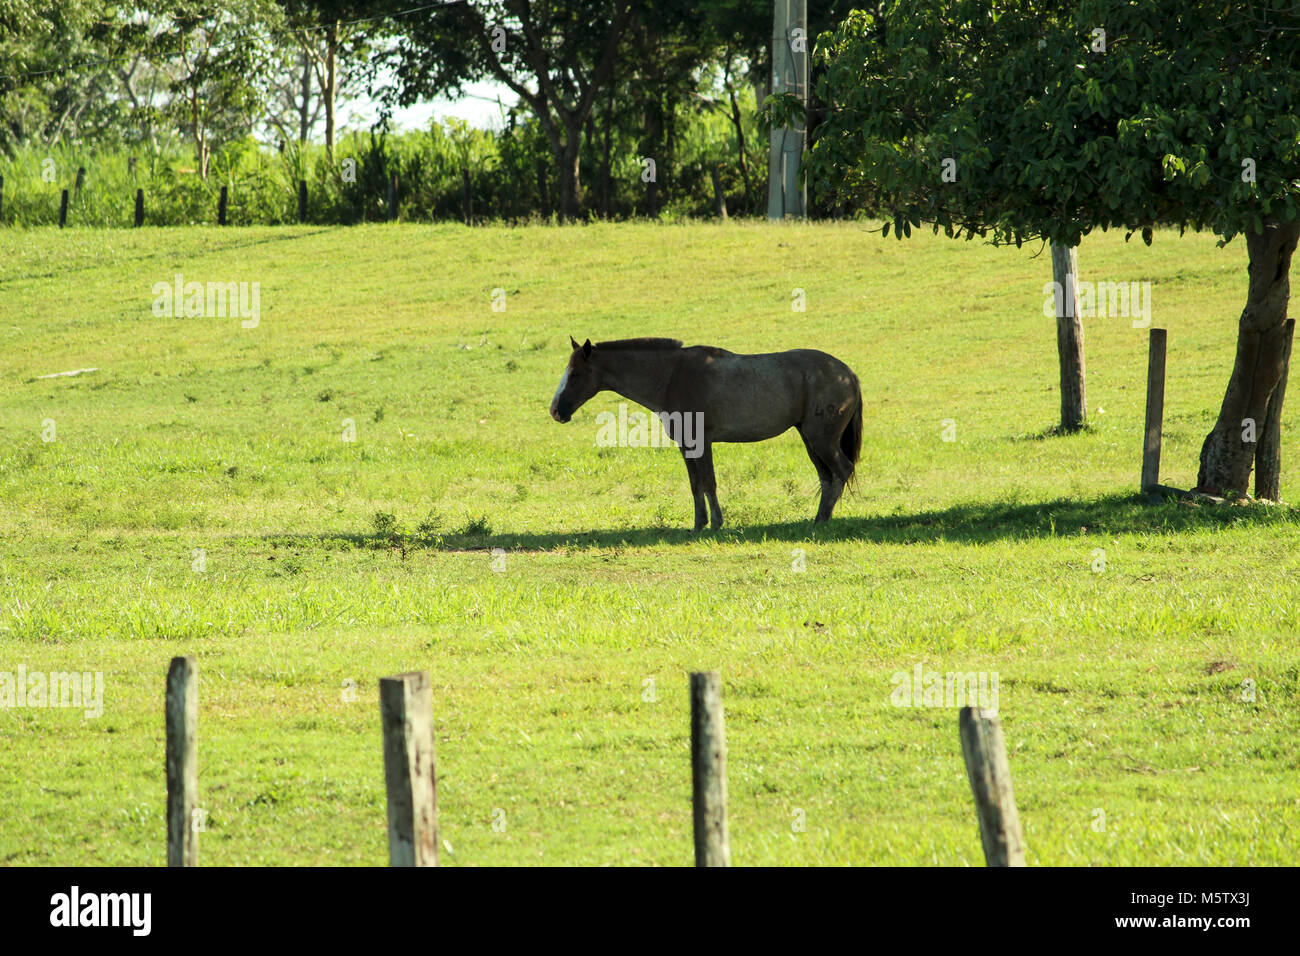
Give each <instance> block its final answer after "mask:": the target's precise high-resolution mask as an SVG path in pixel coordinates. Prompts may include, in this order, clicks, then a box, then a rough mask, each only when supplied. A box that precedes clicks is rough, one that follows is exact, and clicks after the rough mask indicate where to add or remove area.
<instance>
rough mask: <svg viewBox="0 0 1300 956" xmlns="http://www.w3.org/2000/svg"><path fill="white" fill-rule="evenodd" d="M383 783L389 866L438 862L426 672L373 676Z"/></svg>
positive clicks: (430, 709)
mask: <svg viewBox="0 0 1300 956" xmlns="http://www.w3.org/2000/svg"><path fill="white" fill-rule="evenodd" d="M379 712H380V717H381V718H382V721H383V728H384V778H385V780H386V781H387V785H388V864H389V866H437V865H438V785H437V781H436V779H435V777H434V767H433V697H432V691H431V689H430V686H429V674H428V672H427V671H416V672H415V673H411V674H399V675H397V676H396V677H384V678H381V679H380V681H379Z"/></svg>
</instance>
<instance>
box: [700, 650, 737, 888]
mask: <svg viewBox="0 0 1300 956" xmlns="http://www.w3.org/2000/svg"><path fill="white" fill-rule="evenodd" d="M691 785H692V795H693V804H694V816H695V865H696V866H731V844H730V841H729V840H728V838H727V735H726V729H725V727H724V726H723V722H722V680H721V678H720V677H719V676H718V672H717V671H704V672H702V673H694V674H691Z"/></svg>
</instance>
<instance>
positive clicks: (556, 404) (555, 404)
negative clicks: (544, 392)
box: [551, 368, 570, 422]
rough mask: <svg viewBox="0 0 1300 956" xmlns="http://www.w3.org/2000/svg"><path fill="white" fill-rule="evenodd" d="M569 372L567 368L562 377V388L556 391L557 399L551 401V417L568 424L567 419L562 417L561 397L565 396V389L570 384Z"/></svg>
mask: <svg viewBox="0 0 1300 956" xmlns="http://www.w3.org/2000/svg"><path fill="white" fill-rule="evenodd" d="M569 371H570V369H568V368H566V369H565V370H564V374H563V375H561V376H560V387H559V388H557V389H556V390H555V397H554V398H552V399H551V417H552V418H554V419H555V420H556V421H557V422H567V421H568V419H567V418H561V417H560V396H561V395H563V394H564V389H565V388H566V387H568V384H569Z"/></svg>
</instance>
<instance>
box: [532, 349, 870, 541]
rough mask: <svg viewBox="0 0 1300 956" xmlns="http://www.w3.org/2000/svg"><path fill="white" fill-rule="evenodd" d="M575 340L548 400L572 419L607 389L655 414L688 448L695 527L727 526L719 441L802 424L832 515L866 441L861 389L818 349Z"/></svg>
mask: <svg viewBox="0 0 1300 956" xmlns="http://www.w3.org/2000/svg"><path fill="white" fill-rule="evenodd" d="M569 341H570V342H571V343H572V344H573V354H572V355H571V356H570V357H569V364H568V366H567V367H566V368H565V370H564V376H563V378H561V379H560V387H559V388H557V389H556V390H555V398H553V399H552V400H551V417H552V418H554V419H555V420H556V421H557V422H567V421H568V420H569V419H571V418H572V417H573V413H574V412H576V411H577V410H578V409H579V408H581V407H582V406H583V404H584V403H586V402H587V400H588V399H590V398H591V397H592V396H593V395H595V394H596V393H597V392H602V391H605V390H606V389H608V390H610V391H613V392H617V393H618V394H619V395H622V396H623V397H624V398H628V399H631V400H632V401H634V402H636V403H638V404H640V405H644V406H645V407H646V408H648V409H650V411H652V412H654V413H655V414H657V415H658V416H659V418H660V420H661V421H662V422H663V424H664V427H665V430H666V431H667V432H668V435H669V437H670V438H671V439H672V440H673V441H674V442H675V443H676V444H678V445H679V446H681V449H682V456H683V457H684V458H685V459H686V472H687V474H688V475H689V476H690V479H691V496H692V497H693V498H694V499H695V530H696V531H699V530H700V529H701V528H703V527H704V525H705V523H706V512H705V500H706V498H707V501H708V513H707V517H708V519H709V520H711V521H712V524H713V528H714V530H717V529H718V528H721V527H722V509H721V508H720V507H718V490H717V482H716V481H715V480H714V477H713V443H714V442H717V441H743V442H749V441H763V440H764V439H767V438H774V437H776V436H777V435H780V434H781V433H782V432H784V431H786V430H787V429H789V428H797V429H798V430H799V435H800V437H802V438H803V443H804V447H805V448H807V449H808V457H809V458H811V459H812V463H813V465H814V466H815V467H816V469H817V477H818V478H820V479H821V486H822V499H821V506H820V507H819V508H818V509H817V519H816V520H817V521H829V520H830V517H831V512H832V511H833V510H834V508H835V503H836V502H837V501H839V500H840V495H841V494H842V493H843V491H844V488H845V486H846V485H847V484H848V483H849V480H850V479H851V478H852V477H853V470H854V468H855V467H856V465H857V461H858V452H859V451H860V450H861V447H862V390H861V388H860V386H859V385H858V377H857V376H856V375H854V374H853V370H852V369H850V368H849V367H848V366H847V365H845V364H844V363H843V362H841V361H840V360H839V359H837V358H835V357H834V356H831V355H827V354H826V353H825V352H818V351H816V350H815V349H793V350H791V351H789V352H770V353H768V354H765V355H737V354H735V353H734V352H728V351H727V350H726V349H718V348H711V347H709V346H706V345H694V346H691V347H690V348H683V347H682V343H681V342H679V341H678V340H677V339H620V340H618V341H614V342H599V343H597V344H596V345H592V344H591V340H590V339H588V340H587V341H586V342H584V343H583V344H582V345H579V344H578V343H577V342H574V341H573V339H570V340H569Z"/></svg>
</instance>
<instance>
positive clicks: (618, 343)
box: [595, 338, 682, 351]
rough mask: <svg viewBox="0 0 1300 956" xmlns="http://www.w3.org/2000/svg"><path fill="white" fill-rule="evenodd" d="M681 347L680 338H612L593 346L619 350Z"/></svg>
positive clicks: (658, 349)
mask: <svg viewBox="0 0 1300 956" xmlns="http://www.w3.org/2000/svg"><path fill="white" fill-rule="evenodd" d="M681 347H682V340H681V339H656V338H645V339H614V340H613V341H611V342H597V343H596V345H595V348H598V349H602V350H614V349H617V350H620V351H632V350H641V351H651V350H653V351H664V350H667V349H679V348H681Z"/></svg>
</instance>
